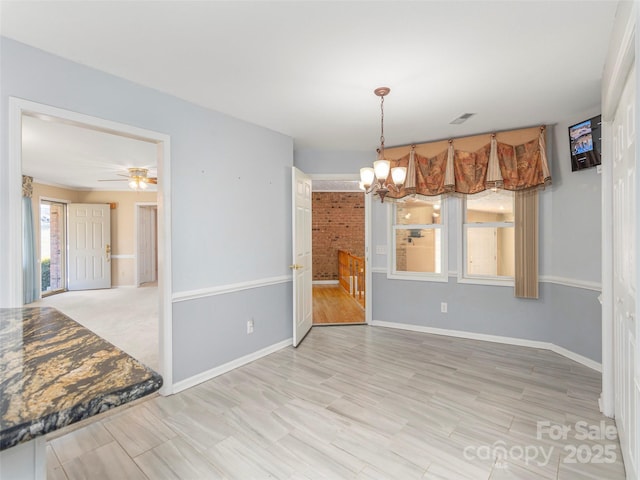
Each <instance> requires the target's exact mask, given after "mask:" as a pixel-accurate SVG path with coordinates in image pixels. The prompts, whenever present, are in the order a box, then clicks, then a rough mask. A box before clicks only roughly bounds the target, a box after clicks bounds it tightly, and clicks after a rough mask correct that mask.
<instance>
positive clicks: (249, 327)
mask: <svg viewBox="0 0 640 480" xmlns="http://www.w3.org/2000/svg"><path fill="white" fill-rule="evenodd" d="M251 333H253V318H252V319H251V320H247V335H249V334H251Z"/></svg>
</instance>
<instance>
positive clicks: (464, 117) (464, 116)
mask: <svg viewBox="0 0 640 480" xmlns="http://www.w3.org/2000/svg"><path fill="white" fill-rule="evenodd" d="M474 115H475V113H463V114H462V115H460V116H458V117H456V118H454V119H453V120H451V121H450V122H449V123H450V124H451V125H460V124H461V123H464V122H466V121H467V120H469V119H470V118H471V117H473V116H474Z"/></svg>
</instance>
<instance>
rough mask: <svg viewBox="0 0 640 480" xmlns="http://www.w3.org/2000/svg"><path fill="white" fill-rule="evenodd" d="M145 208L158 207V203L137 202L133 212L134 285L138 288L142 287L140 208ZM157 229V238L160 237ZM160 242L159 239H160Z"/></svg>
mask: <svg viewBox="0 0 640 480" xmlns="http://www.w3.org/2000/svg"><path fill="white" fill-rule="evenodd" d="M141 207H142V208H143V207H156V208H157V207H158V202H137V203H136V204H135V210H134V212H133V217H134V220H133V222H134V227H133V239H134V242H133V256H134V258H135V262H136V268H135V275H134V285H135V286H136V287H139V286H140V258H139V256H140V237H139V228H138V227H139V226H140V225H139V222H140V208H141ZM157 230H159V229H156V236H157V237H159V235H158V232H157ZM158 240H159V238H158ZM158 253H159V252H157V251H156V257H159V255H158Z"/></svg>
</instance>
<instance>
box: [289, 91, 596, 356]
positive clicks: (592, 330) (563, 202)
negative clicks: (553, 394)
mask: <svg viewBox="0 0 640 480" xmlns="http://www.w3.org/2000/svg"><path fill="white" fill-rule="evenodd" d="M598 103H599V99H594V105H595V106H593V107H586V108H585V110H584V111H583V112H578V113H576V114H574V115H570V116H569V115H568V116H567V118H566V119H562V120H558V121H557V123H555V125H554V126H553V127H551V128H549V129H548V130H547V150H548V154H549V162H550V164H551V168H552V177H553V185H552V186H551V187H549V188H547V189H546V190H544V191H542V192H540V263H539V273H540V275H541V276H543V277H551V278H555V279H558V278H560V279H567V280H569V281H573V282H578V283H580V282H581V281H582V282H595V283H599V282H600V258H601V242H600V229H601V219H600V189H601V187H600V176H599V175H598V174H597V173H596V170H595V169H590V170H586V171H581V172H576V173H572V172H571V162H570V157H569V146H568V139H567V136H568V132H567V128H568V126H569V125H571V124H574V123H577V122H579V121H581V120H584V119H586V118H589V117H592V116H594V115H597V114H598V113H599V109H598V108H599V107H598ZM517 127H518V126H517V125H514V128H517ZM425 141H426V140H425ZM334 154H335V156H334V158H333V159H331V157H332V154H331V152H327V151H324V152H319V151H312V150H306V151H303V152H298V151H296V152H295V160H294V161H295V164H296V166H298V167H299V168H301V169H302V170H303V171H305V172H306V173H338V172H331V171H330V170H328V168H330V167H331V166H334V165H336V168H338V166H339V168H340V170H339V172H345V171H349V172H350V173H354V172H357V171H358V169H359V168H360V167H361V166H365V165H367V164H368V163H371V162H372V161H373V158H374V153H373V149H372V151H371V152H361V153H360V154H357V153H356V152H334ZM460 205H461V202H460V201H459V200H457V199H456V198H450V199H448V201H447V209H448V210H447V216H448V219H449V225H450V228H449V232H448V236H449V241H448V248H449V266H448V269H449V272H450V273H453V274H455V273H457V271H458V265H457V257H458V248H459V246H458V244H459V239H458V228H457V224H458V222H459V221H460ZM387 208H388V206H387V204H384V205H381V204H380V202H379V201H378V199H377V197H375V198H374V201H373V202H372V211H371V232H372V239H371V266H372V267H373V269H374V270H375V269H378V270H379V269H381V268H383V269H386V267H387V255H380V254H377V253H376V246H386V245H387V230H388V226H387V225H388V219H387ZM370 294H371V298H372V305H373V307H372V308H373V311H372V318H373V319H374V320H380V321H387V322H396V323H408V324H413V325H421V326H428V327H434V328H443V329H450V330H459V331H467V332H474V333H482V334H488V335H499V336H507V337H515V338H521V339H526V340H537V341H544V342H551V343H554V344H556V345H558V346H561V347H564V348H566V349H568V350H571V351H573V352H575V353H578V354H580V355H583V356H585V357H587V358H590V359H592V360H595V361H598V362H599V361H600V359H601V316H602V315H601V307H600V304H599V302H598V300H597V297H598V294H599V292H597V291H594V290H588V289H584V288H579V287H571V286H566V285H558V284H554V283H546V282H543V283H541V286H540V299H539V300H523V299H517V298H515V297H514V296H513V288H511V287H497V286H484V285H470V284H459V283H458V282H457V277H455V276H450V277H449V281H448V282H447V283H437V282H422V281H407V280H390V279H387V277H386V274H384V273H374V274H373V285H372V288H371V289H370ZM440 302H447V303H448V313H447V314H441V313H440Z"/></svg>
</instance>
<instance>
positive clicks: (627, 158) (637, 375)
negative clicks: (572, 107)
mask: <svg viewBox="0 0 640 480" xmlns="http://www.w3.org/2000/svg"><path fill="white" fill-rule="evenodd" d="M634 107H635V74H634V73H633V72H632V73H631V75H630V76H629V78H628V79H627V82H626V84H625V87H624V89H623V92H622V96H621V98H620V102H619V103H618V108H617V110H616V114H615V117H614V120H613V125H612V134H613V135H612V136H613V138H612V141H613V218H612V220H613V301H614V307H613V335H614V367H615V374H614V376H615V380H614V381H615V418H616V426H617V428H618V435H619V438H620V446H621V449H622V454H623V457H624V463H625V468H626V470H627V478H638V477H637V476H636V475H637V474H638V473H640V472H639V469H638V461H639V460H640V459H638V448H639V446H638V423H639V420H640V419H638V410H639V408H640V407H639V406H638V403H639V402H640V371H638V366H637V364H636V355H638V353H637V348H636V338H637V337H636V328H637V327H636V273H637V272H636V262H637V257H636V242H637V236H636V235H637V234H636V208H635V206H636V130H635V123H636V121H635V111H634V110H635V108H634Z"/></svg>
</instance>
